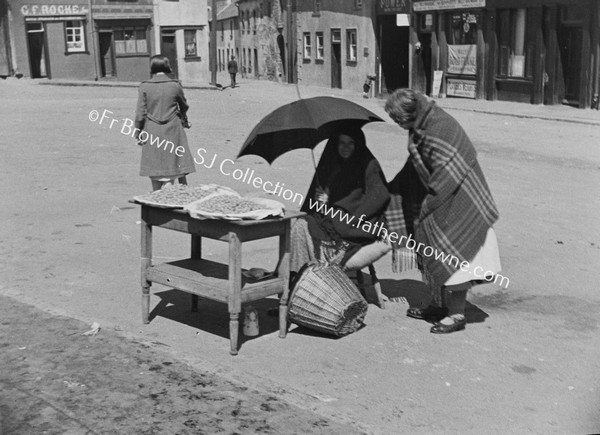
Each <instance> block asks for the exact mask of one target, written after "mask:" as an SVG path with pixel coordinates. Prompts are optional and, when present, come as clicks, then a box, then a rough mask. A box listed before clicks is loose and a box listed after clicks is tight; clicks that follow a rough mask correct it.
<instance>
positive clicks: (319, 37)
mask: <svg viewBox="0 0 600 435" xmlns="http://www.w3.org/2000/svg"><path fill="white" fill-rule="evenodd" d="M324 41H325V39H324V38H323V32H317V33H316V34H315V44H316V45H315V46H316V54H315V58H316V59H317V60H323V59H324V58H325V48H324V46H323V45H324Z"/></svg>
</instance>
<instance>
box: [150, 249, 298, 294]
mask: <svg viewBox="0 0 600 435" xmlns="http://www.w3.org/2000/svg"><path fill="white" fill-rule="evenodd" d="M146 279H147V280H148V281H151V282H155V283H157V284H162V285H165V286H168V287H172V288H176V289H178V290H183V291H185V292H187V293H191V294H194V295H198V296H202V297H205V298H208V299H212V300H216V301H220V302H228V298H229V294H230V291H231V290H230V289H231V284H230V282H229V266H228V265H226V264H223V263H217V262H214V261H210V260H197V259H192V258H188V259H185V260H178V261H172V262H169V263H161V264H156V265H153V266H150V267H149V268H148V269H147V270H146ZM241 282H242V287H241V292H240V297H241V302H242V303H244V302H250V301H255V300H258V299H262V298H265V297H267V296H271V295H275V294H280V293H283V290H284V285H285V286H287V284H288V283H287V282H284V279H283V278H279V277H274V278H269V279H265V280H261V281H258V282H249V281H248V280H247V279H246V278H245V277H244V276H243V275H242V277H241Z"/></svg>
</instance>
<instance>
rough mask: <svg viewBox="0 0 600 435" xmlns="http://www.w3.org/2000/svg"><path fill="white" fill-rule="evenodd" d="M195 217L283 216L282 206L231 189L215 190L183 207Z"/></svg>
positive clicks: (250, 217)
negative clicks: (244, 196) (242, 195)
mask: <svg viewBox="0 0 600 435" xmlns="http://www.w3.org/2000/svg"><path fill="white" fill-rule="evenodd" d="M184 210H186V211H187V212H188V213H189V214H190V216H192V217H193V218H196V219H226V220H242V219H253V220H258V219H265V218H267V217H278V216H283V213H284V206H283V204H282V203H280V202H278V201H274V200H272V199H267V198H249V197H246V198H242V197H241V196H240V195H239V194H238V193H236V192H233V191H222V192H216V193H213V194H211V195H208V196H206V197H205V198H202V199H200V200H198V201H194V202H192V203H191V204H187V205H186V206H185V207H184Z"/></svg>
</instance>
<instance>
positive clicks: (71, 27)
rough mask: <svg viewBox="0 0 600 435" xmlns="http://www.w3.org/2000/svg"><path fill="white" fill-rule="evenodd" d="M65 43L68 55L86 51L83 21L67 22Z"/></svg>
mask: <svg viewBox="0 0 600 435" xmlns="http://www.w3.org/2000/svg"><path fill="white" fill-rule="evenodd" d="M65 43H66V46H67V53H81V52H84V51H85V30H84V27H83V21H81V20H77V21H65Z"/></svg>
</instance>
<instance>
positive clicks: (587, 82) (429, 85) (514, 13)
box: [411, 0, 600, 108]
mask: <svg viewBox="0 0 600 435" xmlns="http://www.w3.org/2000/svg"><path fill="white" fill-rule="evenodd" d="M412 18H413V19H412V22H411V47H412V83H411V86H412V87H414V88H416V89H418V90H420V91H422V92H426V93H427V94H428V95H434V96H438V95H439V96H442V97H443V96H447V97H449V98H450V97H459V98H476V99H482V98H485V99H488V100H492V101H493V100H502V101H517V102H524V103H531V104H568V105H572V106H576V107H581V108H588V107H592V106H596V105H597V102H598V93H599V87H600V84H599V81H600V77H599V76H600V73H599V69H600V63H599V57H600V43H599V28H600V24H599V23H600V2H598V1H596V0H542V1H540V0H435V1H432V0H415V1H414V2H413V15H412Z"/></svg>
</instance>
